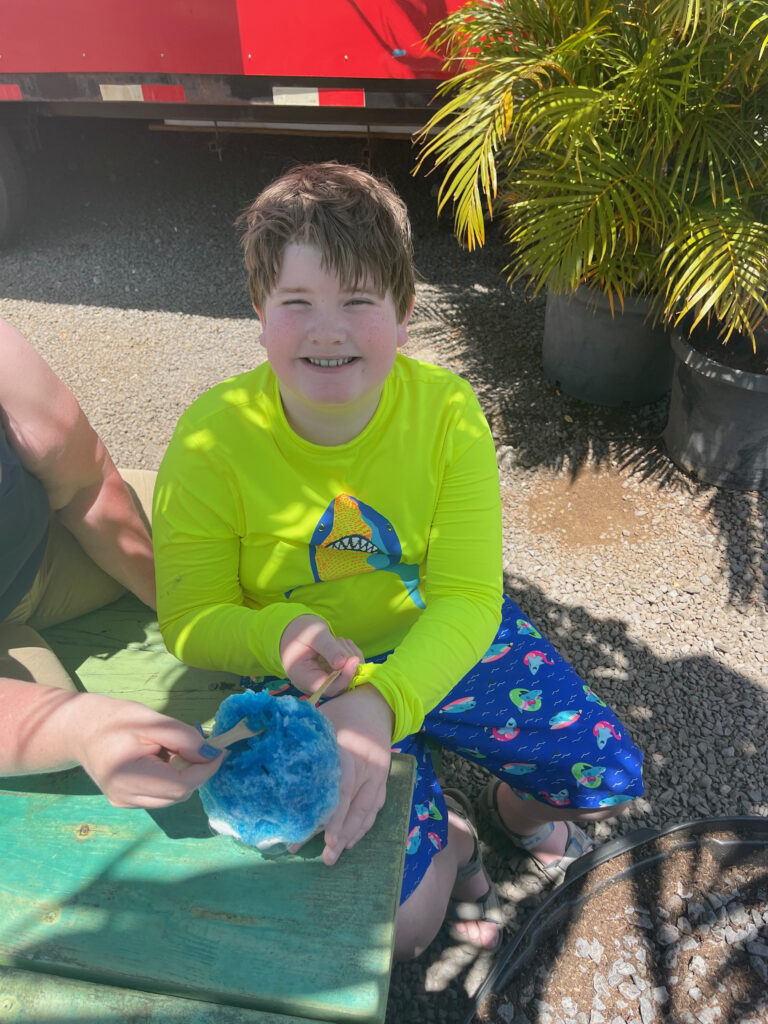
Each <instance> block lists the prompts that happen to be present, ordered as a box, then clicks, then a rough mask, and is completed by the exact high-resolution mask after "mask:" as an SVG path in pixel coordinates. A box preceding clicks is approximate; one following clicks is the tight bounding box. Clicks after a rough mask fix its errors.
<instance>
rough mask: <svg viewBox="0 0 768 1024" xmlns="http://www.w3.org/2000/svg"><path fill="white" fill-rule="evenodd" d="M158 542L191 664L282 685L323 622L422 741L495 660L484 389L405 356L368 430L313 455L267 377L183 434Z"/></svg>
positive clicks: (198, 415) (161, 505) (496, 559)
mask: <svg viewBox="0 0 768 1024" xmlns="http://www.w3.org/2000/svg"><path fill="white" fill-rule="evenodd" d="M153 532H154V543H155V554H156V562H157V579H158V588H157V589H158V615H159V621H160V628H161V630H162V632H163V636H164V638H165V641H166V643H167V645H168V647H169V649H170V650H171V651H172V652H173V653H175V654H176V656H177V657H178V658H179V659H181V660H182V661H184V662H186V663H188V664H191V665H197V666H200V667H206V668H217V669H220V670H227V671H233V672H237V673H241V674H244V675H266V674H270V675H276V676H283V675H285V671H284V668H283V665H282V662H281V660H280V652H279V645H280V639H281V636H282V633H283V630H284V629H285V627H286V626H287V625H288V623H289V622H291V621H292V620H293V619H294V618H296V617H297V616H299V615H302V614H307V613H311V614H314V615H319V616H321V617H322V618H323V619H324V620H325V621H326V622H327V623H328V624H329V626H330V627H331V629H332V631H333V633H334V634H335V635H337V636H345V637H349V638H351V639H352V640H353V641H354V642H355V643H356V644H357V645H358V647H360V648H361V649H362V650H363V652H364V653H365V655H366V657H372V656H373V655H376V654H382V653H384V652H387V651H390V650H392V651H394V653H393V654H392V655H391V656H390V657H389V658H388V659H387V661H386V662H384V663H382V664H372V663H369V662H366V663H365V664H364V665H362V666H361V667H360V668H359V669H358V672H357V675H356V676H355V679H354V683H353V685H360V684H362V683H371V684H372V685H373V686H375V687H376V688H377V689H378V690H379V691H380V693H381V694H382V695H383V696H384V698H385V699H386V701H387V702H388V704H389V705H390V707H391V708H392V710H393V712H394V717H395V727H394V735H393V740H394V741H397V740H398V739H401V738H403V737H404V736H406V735H408V734H410V733H412V732H415V731H417V730H418V729H419V728H420V726H421V724H422V721H423V719H424V715H425V714H426V712H427V711H429V710H431V708H433V707H434V706H435V705H436V704H437V703H438V702H439V701H440V700H441V699H442V698H443V697H444V696H445V694H446V693H448V692H449V691H450V690H451V688H452V687H453V686H454V685H455V684H456V683H457V682H458V680H459V679H460V678H461V677H462V676H463V675H464V674H465V673H466V672H468V671H469V670H470V669H471V668H472V666H473V665H474V664H476V663H477V661H478V660H479V659H480V657H481V656H482V655H483V653H485V651H486V650H487V648H488V646H489V644H490V643H491V641H492V639H493V636H494V634H495V631H496V628H497V626H498V622H499V616H500V608H501V595H502V578H501V565H502V560H501V508H500V497H499V484H498V470H497V465H496V457H495V452H494V446H493V441H492V439H491V436H490V431H489V429H488V425H487V423H486V421H485V419H484V417H483V414H482V411H481V409H480V406H479V404H478V402H477V399H476V397H475V395H474V394H473V392H472V390H471V388H470V387H469V385H468V384H467V383H466V382H465V381H462V380H461V379H460V378H458V377H456V376H455V375H454V374H452V373H450V372H449V371H446V370H444V369H441V368H439V367H435V366H431V365H428V364H425V363H420V362H417V361H415V360H413V359H409V358H408V357H405V356H403V355H398V357H397V360H396V363H395V366H394V368H393V370H392V372H391V373H390V375H389V377H388V378H387V380H386V382H385V385H384V390H383V393H382V396H381V400H380V402H379V405H378V408H377V410H376V412H375V413H374V415H373V417H372V419H371V421H370V422H369V423H368V425H367V426H366V427H365V429H364V430H363V431H362V432H361V433H360V434H359V435H358V436H357V437H355V438H354V439H353V440H352V441H349V442H348V443H347V444H343V445H338V446H329V447H326V446H321V445H317V444H312V443H311V442H309V441H306V440H304V439H303V438H301V437H300V436H298V435H297V434H296V433H295V432H294V431H293V430H292V429H291V427H290V426H289V424H288V422H287V421H286V418H285V414H284V412H283V409H282V404H281V401H280V395H279V389H278V383H277V380H276V378H275V376H274V374H273V372H272V370H271V369H270V367H269V365H268V364H263V365H262V366H260V367H258V368H257V369H255V370H252V371H250V372H248V373H245V374H242V375H240V376H237V377H234V378H232V379H230V380H227V381H224V382H222V383H221V384H219V385H217V386H216V387H214V388H213V389H211V390H210V391H208V392H206V393H205V394H204V395H202V396H201V397H200V398H199V399H198V400H197V401H196V402H195V403H193V405H192V406H191V407H190V408H189V409H188V410H187V412H186V413H184V415H183V416H182V417H181V419H180V421H179V423H178V426H177V428H176V431H175V433H174V436H173V439H172V441H171V443H170V446H169V448H168V451H167V453H166V455H165V458H164V460H163V463H162V466H161V468H160V472H159V476H158V481H157V487H156V490H155V505H154V518H153Z"/></svg>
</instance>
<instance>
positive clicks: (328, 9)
mask: <svg viewBox="0 0 768 1024" xmlns="http://www.w3.org/2000/svg"><path fill="white" fill-rule="evenodd" d="M458 6H459V0H282V2H281V0H0V243H1V242H2V241H8V240H10V239H11V238H12V237H13V235H14V233H15V231H16V230H18V228H19V226H20V224H21V222H22V220H23V217H24V207H25V202H26V183H25V178H24V167H23V162H22V160H21V158H20V155H19V150H20V149H21V150H22V151H23V149H24V146H25V143H26V141H27V140H28V139H29V138H31V137H33V135H34V125H35V122H36V121H37V120H38V119H40V118H48V117H99V118H134V119H136V118H138V119H142V120H144V121H146V122H147V123H148V124H149V125H150V126H151V127H152V128H154V129H167V130H201V131H206V130H210V131H215V132H229V131H262V132H271V133H276V132H292V133H305V134H313V135H318V134H320V133H329V134H335V135H363V136H371V137H376V136H383V135H389V136H400V137H403V136H410V135H411V134H412V133H413V132H414V131H415V130H416V129H418V128H419V127H420V126H421V125H423V124H424V122H425V121H426V119H427V117H428V113H429V111H428V107H429V104H430V101H431V100H432V98H433V97H434V94H435V90H436V88H437V86H438V84H439V82H440V80H441V79H442V78H443V77H444V73H443V71H442V64H441V60H440V58H439V57H438V56H437V55H436V54H435V53H433V52H431V51H430V49H429V48H428V47H427V46H426V45H425V43H424V37H425V36H426V34H427V33H428V31H429V29H430V28H431V27H432V25H434V24H435V22H436V21H438V20H440V19H441V18H443V17H444V16H445V15H446V14H448V13H449V12H450V11H451V10H454V9H456V8H457V7H458Z"/></svg>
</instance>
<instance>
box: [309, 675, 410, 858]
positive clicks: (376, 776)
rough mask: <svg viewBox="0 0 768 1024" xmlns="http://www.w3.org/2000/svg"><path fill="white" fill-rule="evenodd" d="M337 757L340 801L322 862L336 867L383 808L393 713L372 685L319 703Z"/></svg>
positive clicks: (326, 836)
mask: <svg viewBox="0 0 768 1024" xmlns="http://www.w3.org/2000/svg"><path fill="white" fill-rule="evenodd" d="M320 710H321V711H322V713H323V714H324V715H325V716H326V718H328V719H330V721H331V722H333V726H334V729H335V730H336V739H337V741H338V744H339V755H340V757H341V786H340V795H339V802H338V804H337V806H336V810H335V811H334V814H333V817H332V818H331V820H330V822H329V823H328V825H327V826H326V829H325V849H324V850H323V860H324V861H325V863H326V864H335V863H336V861H337V860H338V859H339V857H340V856H341V854H342V852H343V851H344V850H348V849H349V848H350V847H352V846H354V845H355V843H356V842H358V840H360V839H362V838H363V836H364V835H365V833H366V832H367V831H368V830H369V829H370V827H371V826H372V825H373V823H374V821H375V820H376V815H377V814H378V813H379V811H380V810H381V808H382V807H383V805H384V799H385V797H386V790H387V776H388V774H389V762H390V758H391V752H390V747H391V746H392V727H393V725H394V716H393V714H392V709H391V708H390V706H389V705H388V704H387V702H386V701H385V700H384V698H383V697H382V696H381V694H380V693H379V692H378V690H376V689H375V687H373V686H370V685H368V684H366V685H363V686H358V687H357V689H355V690H352V692H351V693H345V694H342V696H341V697H338V698H337V699H336V700H333V701H329V702H328V703H327V704H323V705H322V707H321V709H320Z"/></svg>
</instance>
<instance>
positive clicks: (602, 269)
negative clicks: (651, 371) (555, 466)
mask: <svg viewBox="0 0 768 1024" xmlns="http://www.w3.org/2000/svg"><path fill="white" fill-rule="evenodd" d="M429 43H430V45H431V46H433V47H434V48H435V49H437V50H438V52H441V53H443V54H444V56H445V60H446V63H445V67H446V69H447V70H448V71H449V72H450V73H451V77H450V78H449V79H448V80H446V82H444V83H443V85H442V86H441V89H440V95H441V97H442V99H443V100H444V103H443V105H441V106H440V108H439V109H438V110H437V112H436V113H435V114H434V115H433V117H432V118H431V120H430V121H429V123H428V124H427V125H426V127H425V129H424V131H423V132H422V134H421V136H420V140H419V141H420V156H419V163H418V168H420V169H425V168H427V167H429V166H430V165H435V166H436V167H437V168H439V169H441V170H442V172H443V175H444V176H443V180H442V184H441V187H440V191H439V196H438V209H439V210H443V209H444V208H445V207H446V206H448V205H449V204H453V210H454V230H455V233H456V235H457V237H458V238H459V240H460V241H461V242H463V243H464V244H466V245H467V246H468V247H469V248H470V249H471V248H473V247H474V246H477V245H482V244H483V242H484V238H485V222H484V209H485V207H487V208H488V210H489V211H490V213H491V214H492V215H494V214H498V215H500V216H501V217H502V218H503V225H504V230H505V234H506V238H507V240H508V242H509V251H510V259H509V264H508V266H507V267H506V268H505V270H506V272H507V274H508V276H509V278H510V280H514V279H517V278H520V277H522V276H527V277H529V278H530V282H531V285H532V287H533V288H534V289H535V290H536V291H538V290H539V289H541V288H542V287H545V286H546V287H547V288H549V289H550V290H552V291H554V292H569V291H573V290H575V289H576V288H577V287H578V286H579V285H581V284H587V285H591V286H593V287H596V288H598V289H599V290H601V291H602V292H604V293H606V294H607V295H608V296H609V299H610V301H611V308H613V305H614V301H616V300H618V302H619V303H622V302H623V297H624V295H625V294H631V295H646V296H649V297H650V298H651V299H652V300H653V302H654V306H655V309H656V312H657V315H658V317H659V318H660V319H662V320H663V321H665V322H666V323H668V324H673V323H679V322H681V321H683V320H684V322H685V324H686V325H688V327H689V328H690V329H692V328H693V326H694V325H695V324H696V323H699V322H700V321H702V320H703V319H706V320H714V321H716V322H717V324H718V328H719V330H720V331H721V334H722V336H723V338H724V339H727V338H728V337H729V336H730V335H731V333H732V332H733V331H738V332H741V333H744V334H746V335H747V336H748V337H749V338H751V339H752V342H753V345H754V343H755V342H754V338H755V335H754V332H755V328H756V327H757V326H758V324H759V323H760V322H761V321H762V320H763V319H764V318H765V317H766V316H768V226H766V223H765V221H766V219H768V218H765V206H766V196H767V195H768V131H766V126H767V125H768V9H767V8H766V4H765V2H764V0H649V2H643V0H469V2H468V3H467V4H466V5H465V6H463V7H461V8H460V9H459V10H457V11H456V12H455V13H453V14H451V15H449V16H448V17H446V18H445V19H444V20H443V21H441V22H440V23H438V24H437V25H436V26H435V28H434V29H433V31H432V33H431V35H430V37H429ZM764 51H765V52H764Z"/></svg>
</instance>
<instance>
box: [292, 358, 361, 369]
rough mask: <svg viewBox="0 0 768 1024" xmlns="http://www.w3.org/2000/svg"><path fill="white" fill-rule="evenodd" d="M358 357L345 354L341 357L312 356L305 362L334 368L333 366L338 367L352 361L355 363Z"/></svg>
mask: <svg viewBox="0 0 768 1024" xmlns="http://www.w3.org/2000/svg"><path fill="white" fill-rule="evenodd" d="M356 359H357V357H356V356H344V357H342V358H341V359H311V358H309V357H307V358H306V359H305V362H307V363H309V365H310V366H321V367H323V368H326V367H331V368H333V367H336V366H348V365H349V364H350V363H354V362H355V361H356Z"/></svg>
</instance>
